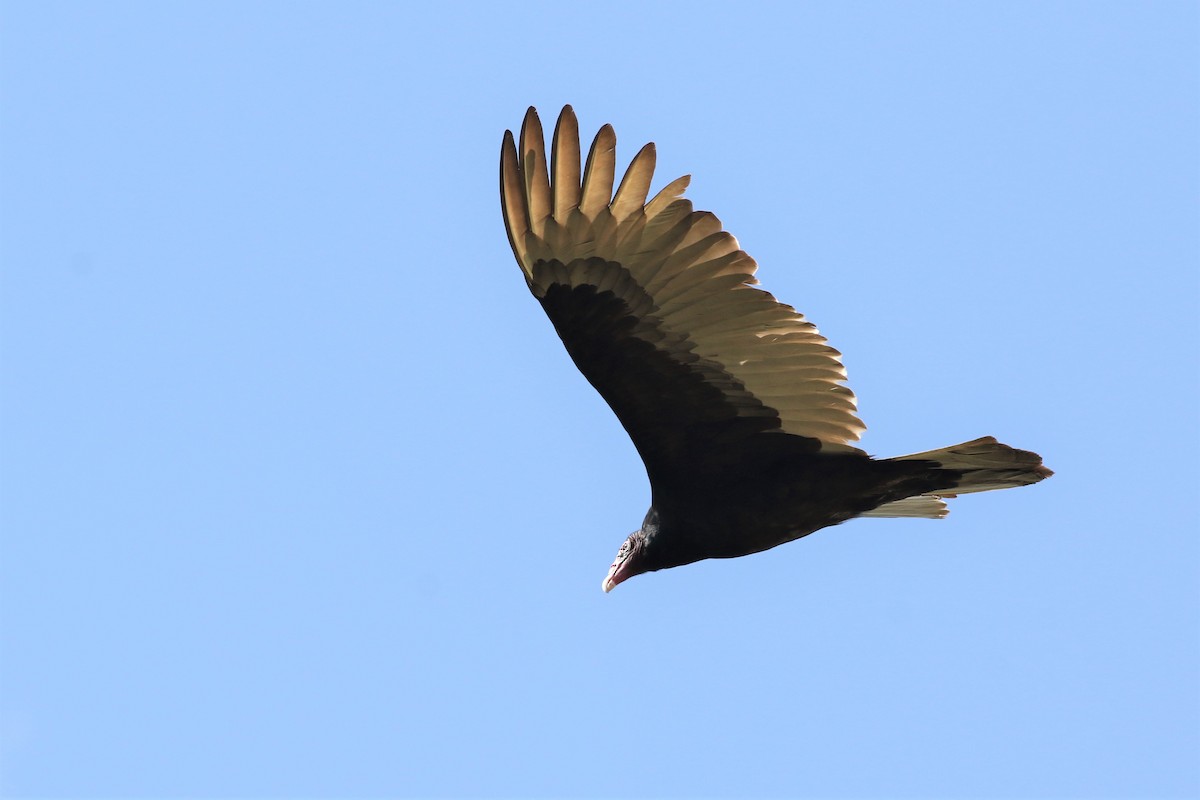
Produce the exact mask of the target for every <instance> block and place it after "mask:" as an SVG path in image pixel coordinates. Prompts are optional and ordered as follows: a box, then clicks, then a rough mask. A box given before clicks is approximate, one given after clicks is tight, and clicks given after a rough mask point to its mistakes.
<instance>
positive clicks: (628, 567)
mask: <svg viewBox="0 0 1200 800" xmlns="http://www.w3.org/2000/svg"><path fill="white" fill-rule="evenodd" d="M645 548H646V535H645V534H644V533H642V531H634V532H633V533H631V534H629V538H628V539H626V540H625V542H624V543H623V544H622V545H621V549H620V550H618V551H617V557H616V558H615V559H613V563H612V566H611V567H609V568H608V574H607V575H605V576H604V583H602V584H600V586H601V588H602V589H604V591H605V592H611V591H612V590H613V587H614V586H616V585H617V584H618V583H621V582H622V581H625V580H628V579H630V578H632V577H633V576H634V575H641V574H642V573H643V572H647V571H648V570H647V569H646V567H645V566H643V563H644V558H643V553H644V552H645Z"/></svg>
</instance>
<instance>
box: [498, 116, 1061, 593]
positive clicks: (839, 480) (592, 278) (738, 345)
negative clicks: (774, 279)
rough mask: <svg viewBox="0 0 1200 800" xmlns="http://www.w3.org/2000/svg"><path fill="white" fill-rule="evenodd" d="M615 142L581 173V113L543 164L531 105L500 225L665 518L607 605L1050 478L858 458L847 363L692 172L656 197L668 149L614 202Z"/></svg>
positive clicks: (646, 530)
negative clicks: (634, 585)
mask: <svg viewBox="0 0 1200 800" xmlns="http://www.w3.org/2000/svg"><path fill="white" fill-rule="evenodd" d="M615 148H616V135H615V134H614V133H613V129H612V127H610V126H608V125H605V126H604V127H603V128H601V129H600V132H599V133H598V134H597V135H596V139H595V141H594V142H592V147H591V150H590V151H589V152H588V156H587V161H586V162H582V160H581V158H580V147H579V123H578V121H577V120H576V118H575V113H574V111H572V109H571V107H570V106H567V107H565V108H564V109H563V111H562V114H561V115H560V116H559V118H558V124H557V125H556V126H555V129H554V138H553V139H552V141H551V144H550V158H549V160H548V161H547V158H546V155H545V145H544V140H543V136H542V125H541V121H540V120H539V119H538V116H537V112H536V111H535V110H534V109H533V108H530V109H529V111H528V112H527V113H526V115H525V121H524V124H523V125H522V126H521V135H520V140H519V142H515V141H514V139H513V135H512V132H511V131H506V132H505V134H504V142H503V144H502V145H501V149H500V200H501V206H502V209H503V214H504V225H505V228H506V229H507V231H508V240H509V243H510V244H511V245H512V249H513V254H514V255H515V256H516V258H517V263H518V264H519V265H520V267H521V271H522V272H523V273H524V275H525V282H526V283H527V284H528V285H529V290H530V291H531V292H533V296H534V297H536V298H537V300H538V302H539V303H541V304H542V308H543V309H545V311H546V315H547V316H548V317H550V321H551V322H552V323H553V324H554V329H555V330H556V331H557V332H558V335H559V336H560V337H561V338H562V340H563V344H564V345H566V348H567V352H568V353H569V354H570V355H571V358H572V360H574V362H575V365H576V366H577V367H579V371H580V372H582V373H583V375H584V377H586V378H587V379H588V381H589V382H590V383H591V384H592V386H594V387H595V388H596V391H598V392H599V393H600V395H601V396H602V397H603V398H604V399H605V400H606V401H607V402H608V404H609V406H611V407H612V410H613V412H614V413H616V415H617V418H618V419H620V421H621V424H622V425H623V426H625V430H626V431H627V432H628V433H629V436H630V438H631V439H633V444H634V446H635V447H636V448H637V451H638V453H639V454H640V455H641V457H642V461H643V462H645V465H646V474H647V476H648V477H649V478H650V487H651V491H652V501H651V505H650V510H649V512H648V513H647V514H646V518H645V520H644V521H643V522H642V527H641V529H640V530H638V531H636V532H634V533H633V534H631V535H630V536H629V537H628V538H627V539H626V540H625V543H624V544H622V545H621V548H620V550H619V551H618V552H617V557H616V560H615V561H614V562H613V564H612V566H611V568H610V569H609V571H608V574H607V575H606V576H605V578H604V583H603V584H602V586H603V589H604V591H606V592H607V591H610V590H611V589H612V588H613V587H614V586H616V585H617V584H619V583H621V582H622V581H625V580H628V579H629V578H631V577H633V576H634V575H639V574H641V573H643V572H651V571H654V570H660V569H666V568H668V567H678V566H681V565H683V564H690V563H692V562H693V561H700V560H701V559H705V558H734V557H737V556H744V555H748V554H750V553H757V552H759V551H761V550H767V549H769V548H772V547H775V546H776V545H781V544H783V543H785V542H790V541H792V540H793V539H799V538H800V537H801V536H805V535H807V534H810V533H812V532H813V531H816V530H819V529H820V528H824V527H827V526H829V525H837V524H838V523H841V522H845V521H846V520H848V519H853V518H854V517H929V518H939V517H944V516H945V515H946V504H945V502H944V500H945V498H948V497H954V496H956V495H960V494H966V493H968V492H986V491H991V490H993V489H1007V488H1009V487H1012V486H1025V485H1027V484H1031V483H1037V482H1038V481H1040V480H1042V479H1043V478H1046V477H1048V476H1049V475H1051V474H1052V473H1051V472H1050V470H1048V469H1046V468H1045V467H1044V466H1042V459H1041V457H1040V456H1038V455H1037V454H1036V453H1031V452H1028V451H1026V450H1017V449H1016V448H1013V447H1009V446H1008V445H1005V444H1001V443H1000V442H998V441H996V440H995V439H994V438H992V437H990V436H987V437H984V438H982V439H975V440H974V441H970V442H964V443H963V444H956V445H953V446H951V447H943V448H939V449H937V450H929V451H926V452H923V453H915V454H913V455H907V456H898V457H896V458H884V459H875V458H872V457H870V456H868V455H867V454H866V453H864V452H863V451H862V450H860V449H858V448H857V447H855V446H854V445H853V444H852V442H854V441H856V440H857V439H858V438H859V435H860V434H861V433H862V432H863V431H864V430H865V426H864V425H863V423H862V422H861V421H860V420H859V418H858V416H857V414H856V413H855V402H854V394H853V392H851V391H850V390H849V389H848V388H846V387H845V386H843V385H842V383H843V381H844V380H845V379H846V371H845V368H844V367H843V366H842V363H841V360H840V358H839V355H840V354H839V353H838V351H837V350H834V349H833V348H832V347H830V346H829V345H828V344H827V343H826V340H825V337H823V336H821V334H820V333H818V332H817V329H816V327H814V326H813V324H812V323H811V322H809V321H808V320H806V319H805V318H804V317H803V315H801V314H800V313H798V312H797V311H796V310H795V309H793V308H792V307H791V306H788V305H784V304H783V303H780V302H779V301H777V300H776V299H775V298H774V297H773V296H772V295H770V294H769V293H768V292H765V291H763V290H761V289H757V288H755V286H754V284H756V283H758V281H757V280H756V279H755V277H754V273H755V270H756V268H757V265H756V264H755V262H754V259H752V258H751V257H750V256H748V255H747V254H746V253H744V252H743V251H742V250H740V249H739V248H738V242H737V239H735V238H734V237H733V236H732V235H730V234H729V233H727V232H725V231H723V230H721V222H720V221H719V220H718V219H717V218H716V217H715V216H713V215H712V214H710V213H709V212H707V211H694V210H693V209H692V204H691V203H690V202H688V201H687V200H685V199H683V192H684V189H686V188H687V185H688V181H689V178H688V177H687V176H685V177H682V178H679V179H678V180H675V181H672V182H671V183H669V184H667V185H666V186H665V187H664V188H663V189H662V190H661V191H660V192H658V194H656V195H654V197H653V198H652V199H650V200H649V201H647V196H648V194H649V189H650V180H651V177H652V175H653V173H654V160H655V150H654V145H653V144H647V145H646V146H645V147H643V148H642V149H641V150H640V151H639V152H638V154H637V155H636V156H635V157H634V159H633V162H632V163H631V164H630V165H629V169H628V170H627V171H626V172H625V177H624V178H622V179H621V183H620V186H619V187H618V188H617V190H616V193H615V194H614V193H613V185H614V182H615V175H616V173H615Z"/></svg>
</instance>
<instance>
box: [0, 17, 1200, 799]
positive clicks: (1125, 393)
mask: <svg viewBox="0 0 1200 800" xmlns="http://www.w3.org/2000/svg"><path fill="white" fill-rule="evenodd" d="M1197 9H1198V6H1197V5H1196V4H1195V3H1162V2H1160V3H1138V4H1135V3H1115V4H1112V3H1101V2H1094V3H1091V2H1089V3H1003V4H1000V3H995V4H977V3H905V4H884V3H846V4H841V3H838V4H804V3H787V4H783V3H780V4H750V5H746V6H744V7H741V8H737V7H735V6H734V5H733V4H716V3H688V4H677V3H671V4H667V3H663V4H650V5H647V6H646V7H641V6H640V5H639V4H631V3H605V4H601V5H600V6H593V7H585V5H584V4H561V3H560V4H550V3H522V4H503V5H502V4H495V5H490V4H489V5H484V4H480V5H471V4H461V5H453V4H443V5H438V6H434V5H433V4H426V5H424V6H420V7H418V6H415V5H407V4H400V3H367V2H349V3H338V4H334V3H274V2H256V3H245V4H242V3H237V4H235V3H121V2H113V3H103V4H101V3H55V2H37V3H33V2H24V3H16V2H5V3H3V4H2V5H0V269H2V278H0V366H2V370H0V537H2V539H0V792H3V793H4V794H6V795H8V796H27V797H47V796H54V797H68V796H70V797H89V796H91V797H133V796H139V797H146V796H177V797H187V796H206V797H221V796H238V797H251V796H372V797H379V796H451V797H456V796H471V797H480V796H551V795H553V796H592V797H624V796H631V797H660V796H714V797H716V796H724V797H735V796H738V797H741V796H776V797H778V796H797V797H913V798H916V797H1001V796H1003V797H1032V796H1039V797H1044V796H1056V797H1099V796H1105V797H1124V796H1139V797H1167V796H1172V797H1181V796H1196V795H1197V794H1200V768H1198V767H1197V761H1196V753H1197V751H1198V749H1200V580H1198V570H1200V566H1198V565H1200V546H1198V542H1197V532H1198V527H1200V526H1198V525H1197V521H1198V520H1197V501H1198V499H1200V498H1198V489H1197V487H1198V486H1200V480H1198V479H1200V475H1198V474H1197V466H1196V453H1197V445H1198V444H1200V430H1198V425H1197V408H1198V399H1200V398H1198V392H1197V379H1198V370H1197V363H1198V358H1197V357H1198V344H1197V343H1198V342H1200V335H1198V334H1200V330H1198V324H1197V318H1198V317H1197V312H1198V311H1200V309H1198V299H1200V278H1198V274H1200V271H1198V264H1200V258H1198V256H1200V248H1198V242H1200V231H1198V222H1197V220H1198V219H1200V216H1198V214H1197V211H1198V203H1197V198H1198V196H1200V191H1198V190H1200V174H1198V163H1200V159H1198V145H1197V142H1198V141H1200V123H1198V119H1200V114H1198V100H1197V98H1198V97H1200V86H1198V81H1197V75H1198V72H1200V69H1198V65H1200V56H1198V46H1197V41H1198V34H1197V31H1198V30H1200V24H1198V23H1200V14H1198V11H1197ZM568 102H569V103H572V104H574V106H575V108H576V110H577V112H578V114H579V116H580V122H581V127H582V128H583V129H584V130H585V131H586V132H587V133H588V134H589V135H590V133H591V132H594V131H595V129H596V128H598V127H599V126H600V125H601V124H603V123H605V122H611V123H612V124H613V125H614V126H615V128H616V131H617V135H618V138H619V145H618V157H619V159H621V160H622V161H625V160H627V159H628V158H629V157H631V156H632V155H633V153H634V152H635V151H636V149H637V148H638V147H639V146H640V145H641V144H642V143H643V142H645V141H649V140H654V141H656V142H657V143H658V152H659V176H658V179H657V180H656V184H655V185H656V186H661V185H662V184H663V183H665V182H666V181H667V180H669V179H671V178H674V177H676V176H677V175H680V174H683V173H691V174H692V175H693V176H694V180H693V184H692V189H691V190H690V191H689V196H690V197H691V198H692V199H693V201H694V202H695V203H696V205H697V206H698V207H700V208H705V209H710V210H713V211H715V212H716V213H717V214H718V215H719V216H720V217H721V218H722V219H723V220H724V222H725V223H726V226H727V227H728V229H729V230H731V231H732V232H733V233H735V234H736V235H737V236H738V237H739V239H740V241H741V243H742V245H743V247H745V248H746V250H747V251H749V252H750V253H751V254H752V255H753V256H755V258H756V259H757V260H758V262H759V264H760V265H761V271H760V277H761V278H762V280H763V283H764V285H765V287H766V288H768V289H770V290H771V291H773V292H774V293H775V294H776V295H777V296H778V297H780V298H781V299H782V300H784V301H785V302H789V303H791V304H794V305H795V306H797V307H798V308H799V309H800V310H802V311H804V312H805V313H806V314H807V315H808V316H809V318H811V319H812V320H813V321H814V322H816V324H817V325H818V326H819V327H820V328H821V330H822V332H824V333H825V334H826V335H827V336H828V337H829V338H830V339H831V341H832V343H833V344H834V346H836V347H838V348H839V349H840V350H842V351H843V352H844V353H845V361H846V364H847V366H848V369H849V372H850V385H851V386H852V388H854V390H855V391H856V392H857V394H858V395H859V398H860V410H861V413H862V416H863V419H864V420H865V421H866V423H867V425H868V427H869V430H868V431H867V434H866V436H865V438H864V441H863V444H864V446H865V447H866V448H867V449H868V450H869V451H870V452H872V453H876V454H879V455H895V454H900V453H907V452H913V451H917V450H922V449H928V448H933V447H937V446H942V445H948V444H952V443H954V442H959V441H962V440H965V439H969V438H973V437H976V436H982V435H986V434H993V435H996V436H998V437H1000V438H1001V439H1002V440H1004V441H1007V442H1010V443H1011V444H1014V445H1017V446H1022V447H1027V448H1030V449H1034V450H1037V451H1039V452H1040V453H1042V454H1043V455H1044V456H1045V458H1046V461H1047V463H1048V464H1049V465H1050V466H1051V467H1052V468H1054V469H1055V470H1056V471H1057V473H1058V474H1057V475H1056V476H1055V477H1054V478H1053V479H1051V480H1050V481H1047V482H1045V483H1043V484H1041V485H1039V486H1036V487H1033V488H1029V489H1022V490H1017V491H1011V492H1002V493H996V494H991V495H987V496H977V497H968V498H962V499H960V500H958V501H956V502H955V503H954V504H953V511H952V513H951V515H950V517H949V518H948V519H947V520H944V521H941V522H932V521H920V520H917V521H901V520H895V521H893V520H864V521H856V522H851V523H849V524H846V525H844V526H841V527H838V528H834V529H829V530H825V531H822V532H820V533H818V534H816V535H814V536H811V537H808V538H806V539H804V540H803V541H800V542H797V543H794V544H791V545H787V546H785V547H782V548H779V549H776V550H773V551H771V552H768V553H765V554H760V555H757V556H753V557H749V558H744V559H739V560H734V561H723V562H705V563H700V564H696V565H693V566H689V567H686V568H681V569H677V570H670V571H666V572H662V573H656V574H653V575H647V576H642V577H638V578H635V579H634V580H632V581H630V582H628V583H626V584H624V585H622V586H620V587H619V588H618V589H617V590H616V591H614V592H613V593H612V594H611V595H609V596H605V595H603V594H602V593H601V592H600V589H599V583H600V579H601V578H602V577H603V575H604V573H605V570H606V568H607V566H608V564H609V563H610V561H611V559H612V556H613V554H614V553H615V552H616V549H617V547H618V546H619V545H620V543H621V541H622V540H623V538H624V536H625V535H626V534H627V533H628V532H629V531H631V530H633V529H634V528H636V527H637V525H638V524H639V523H640V521H641V519H642V516H643V514H644V512H645V510H646V506H647V504H648V502H649V492H648V488H647V484H646V480H645V475H644V472H643V471H642V468H641V465H640V462H639V461H638V458H637V455H636V453H635V452H634V450H633V447H632V446H631V444H630V443H629V441H628V439H627V437H626V436H625V434H624V432H623V431H622V430H621V428H620V426H619V424H618V423H617V421H616V419H615V418H614V417H613V416H612V415H611V413H610V412H609V411H608V409H607V407H606V406H605V405H604V403H603V401H602V400H600V398H599V397H598V396H597V395H596V394H595V393H594V392H593V391H592V389H591V388H590V387H589V386H588V385H587V383H586V382H585V381H584V380H583V378H582V377H580V376H579V374H578V373H577V372H576V371H575V369H574V367H573V366H572V364H571V363H570V360H569V359H568V357H567V356H566V354H565V352H564V351H563V349H562V347H561V345H560V343H559V342H558V340H557V338H556V337H555V336H554V333H553V330H552V328H551V327H550V325H549V323H548V321H547V320H546V319H545V318H544V316H543V315H542V313H541V311H540V310H539V308H538V306H537V304H536V302H535V301H534V300H533V299H532V298H531V297H530V296H529V294H528V292H527V290H526V288H525V286H524V283H523V281H522V280H521V276H520V273H519V271H518V269H517V267H516V264H515V263H514V261H513V259H512V256H511V253H510V251H509V248H508V244H507V242H506V240H505V236H504V231H503V227H502V223H501V219H500V209H499V203H498V199H497V177H496V176H497V160H498V153H499V146H500V140H501V135H502V134H503V131H504V129H505V128H506V127H509V128H515V127H516V126H517V125H518V124H519V122H520V120H521V116H522V114H523V113H524V111H525V108H526V107H527V106H528V105H530V104H533V105H536V106H537V107H538V108H539V109H541V110H542V112H543V116H544V118H545V119H546V120H547V121H550V120H552V119H553V117H554V116H555V115H556V114H557V111H558V109H559V108H560V107H561V106H562V104H563V103H568Z"/></svg>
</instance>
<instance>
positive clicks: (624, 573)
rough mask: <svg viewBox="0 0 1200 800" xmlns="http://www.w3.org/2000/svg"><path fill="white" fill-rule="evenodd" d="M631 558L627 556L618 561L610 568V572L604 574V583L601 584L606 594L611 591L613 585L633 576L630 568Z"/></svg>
mask: <svg viewBox="0 0 1200 800" xmlns="http://www.w3.org/2000/svg"><path fill="white" fill-rule="evenodd" d="M631 560H632V559H629V558H626V559H625V560H623V561H617V562H616V563H614V564H613V565H612V566H611V567H609V568H608V574H607V575H605V576H604V583H602V584H600V588H601V589H603V590H604V593H605V594H608V593H609V592H611V591H612V590H613V587H615V586H616V585H617V584H618V583H620V582H621V581H623V580H625V579H627V578H632V577H633V575H632V574H631V571H630V569H629V565H630V561H631Z"/></svg>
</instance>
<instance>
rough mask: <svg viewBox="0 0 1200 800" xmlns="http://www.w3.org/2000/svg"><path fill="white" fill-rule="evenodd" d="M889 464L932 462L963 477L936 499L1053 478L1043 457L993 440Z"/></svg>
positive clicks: (988, 439)
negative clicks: (1044, 463)
mask: <svg viewBox="0 0 1200 800" xmlns="http://www.w3.org/2000/svg"><path fill="white" fill-rule="evenodd" d="M888 460H889V461H932V462H934V463H936V464H937V465H938V466H939V467H941V468H942V469H945V470H951V471H953V472H957V473H961V476H959V477H957V480H956V482H955V483H954V484H953V485H951V486H948V487H947V489H946V491H945V492H937V494H936V497H955V496H956V495H960V494H970V493H972V492H990V491H993V490H995V489H1011V488H1012V487H1014V486H1028V485H1029V484H1031V483H1037V482H1038V481H1040V480H1044V479H1046V478H1049V477H1050V476H1051V475H1053V474H1054V473H1053V472H1051V471H1050V470H1049V469H1047V468H1046V467H1045V466H1043V465H1042V457H1041V456H1039V455H1038V454H1037V453H1031V452H1029V451H1028V450H1018V449H1017V448H1015V447H1009V446H1008V445H1006V444H1001V443H1000V442H998V441H996V439H995V437H992V436H984V437H983V438H982V439H974V440H972V441H969V442H963V443H962V444H956V445H951V446H950V447H943V448H941V449H939V450H927V451H925V452H924V453H913V454H911V455H907V456H897V457H896V458H891V459H888ZM930 496H934V495H930ZM882 508H886V506H881V509H882Z"/></svg>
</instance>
